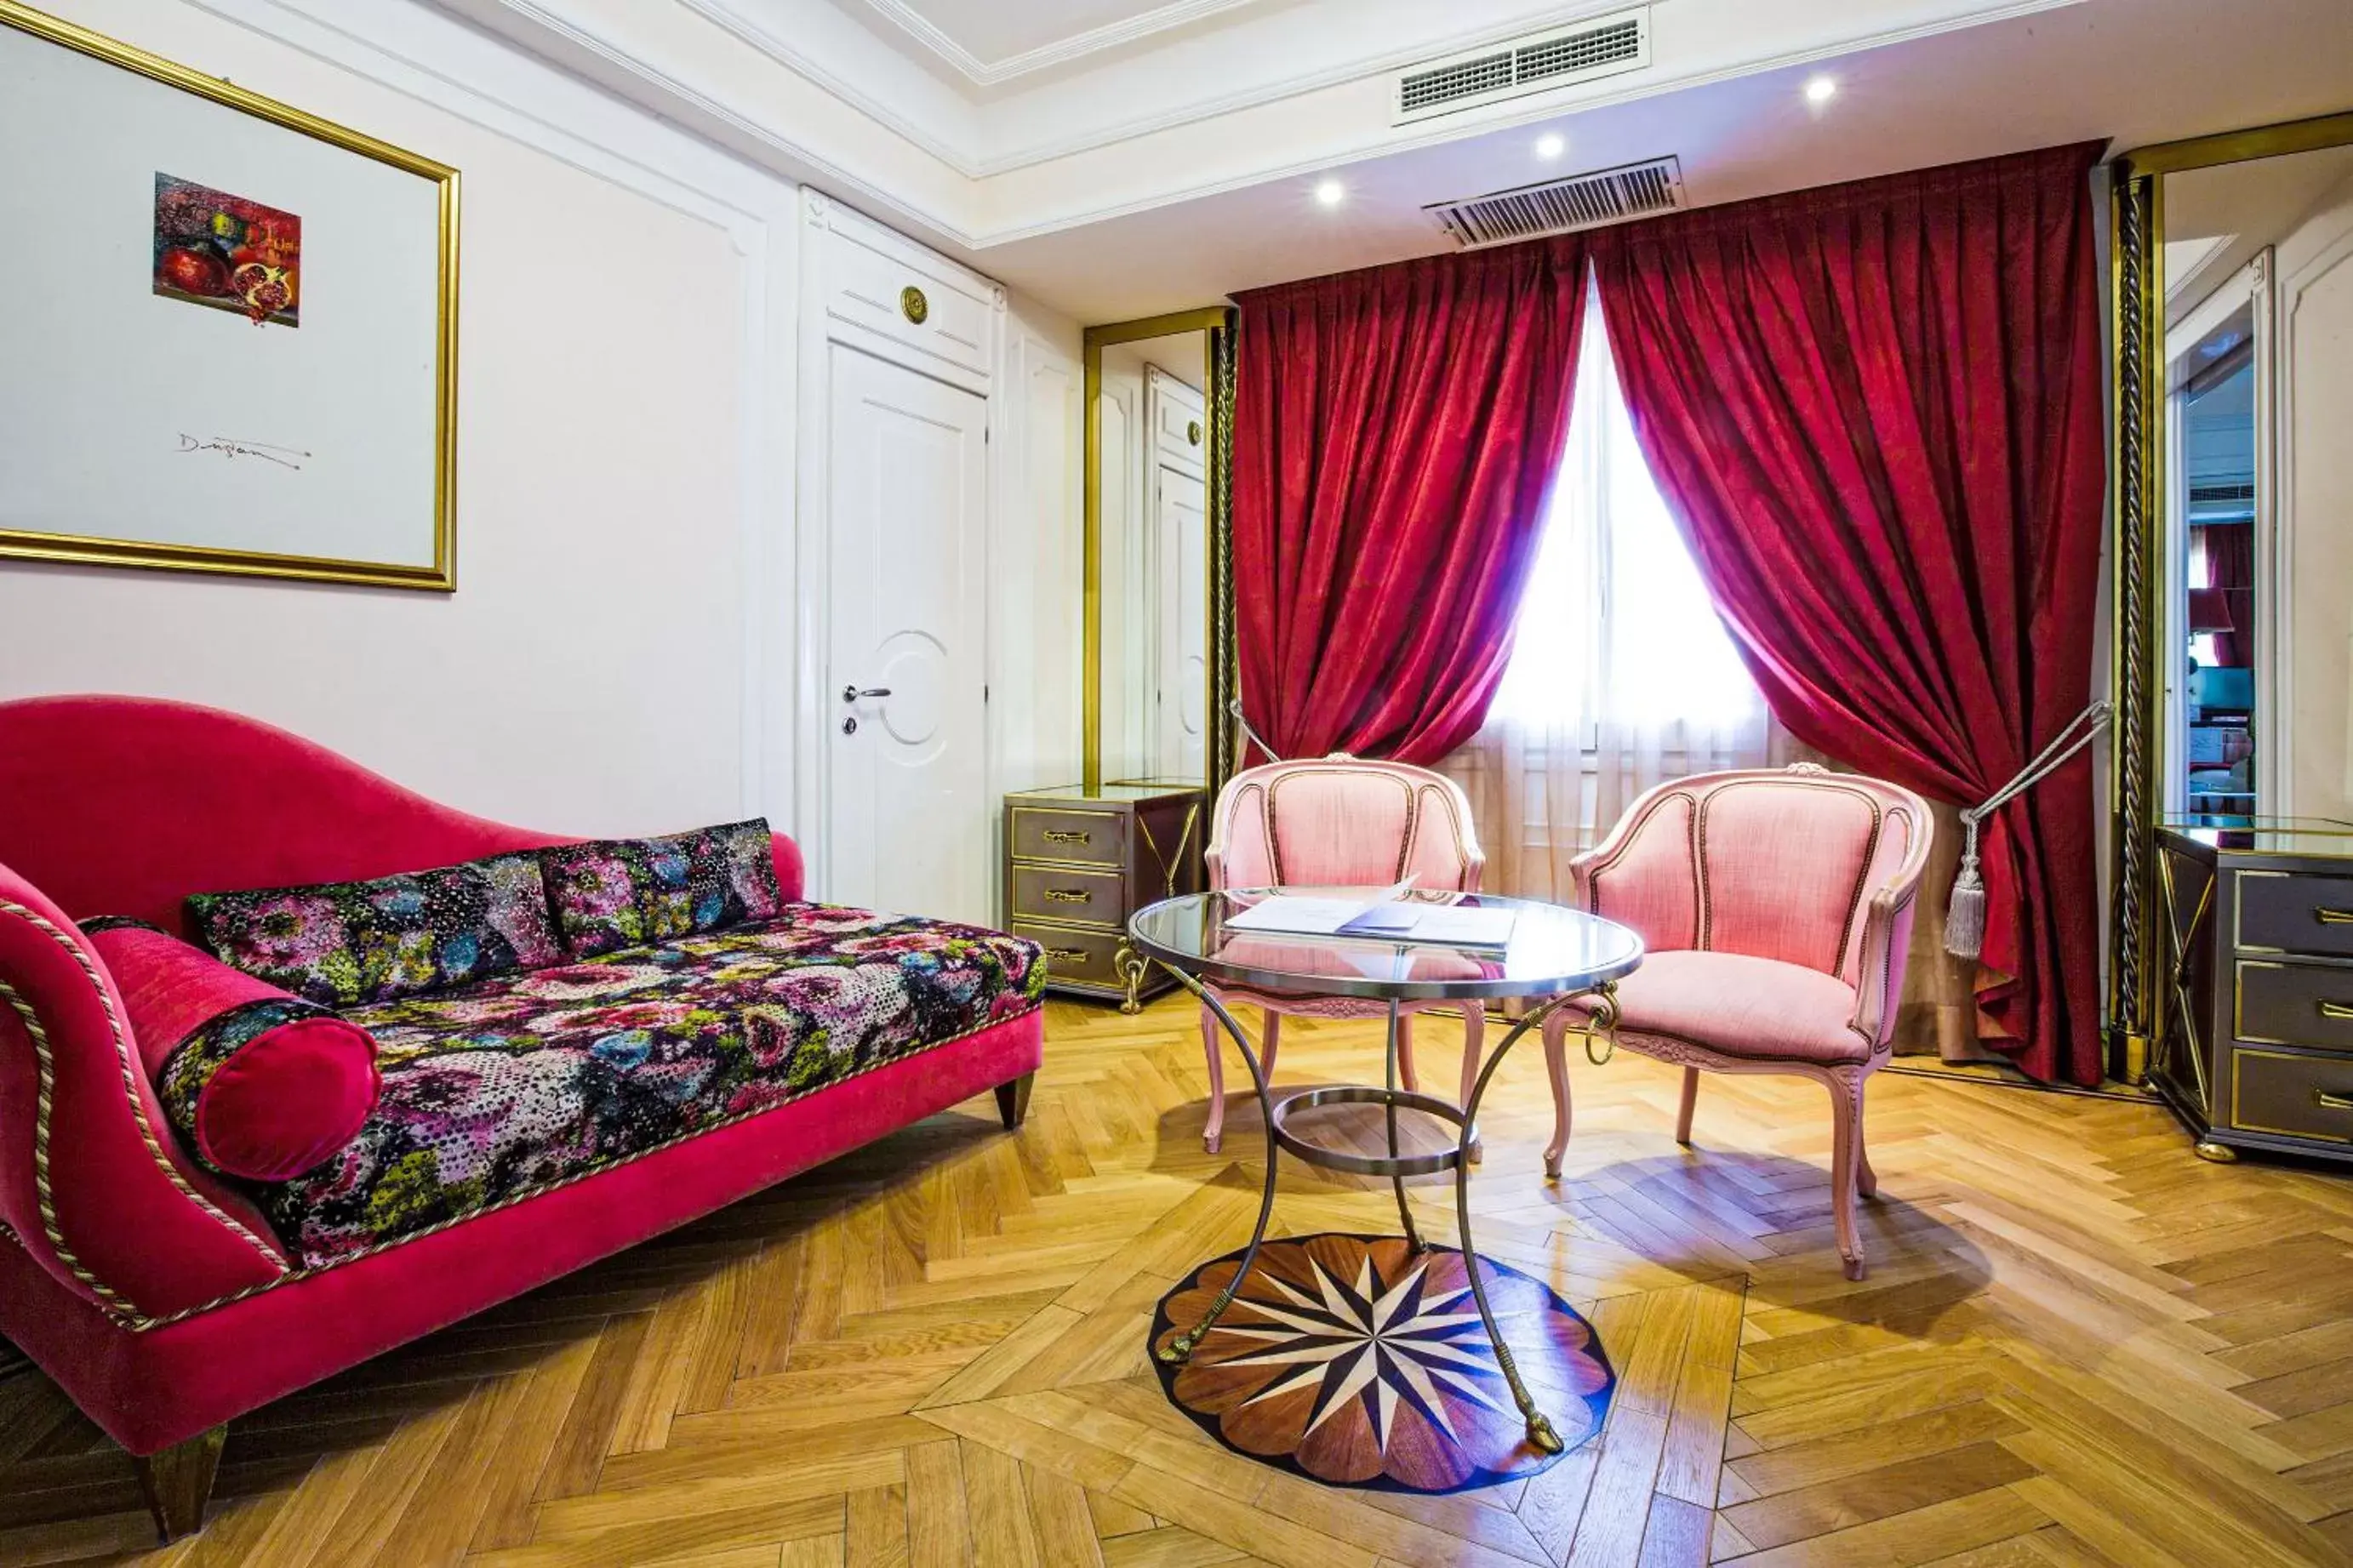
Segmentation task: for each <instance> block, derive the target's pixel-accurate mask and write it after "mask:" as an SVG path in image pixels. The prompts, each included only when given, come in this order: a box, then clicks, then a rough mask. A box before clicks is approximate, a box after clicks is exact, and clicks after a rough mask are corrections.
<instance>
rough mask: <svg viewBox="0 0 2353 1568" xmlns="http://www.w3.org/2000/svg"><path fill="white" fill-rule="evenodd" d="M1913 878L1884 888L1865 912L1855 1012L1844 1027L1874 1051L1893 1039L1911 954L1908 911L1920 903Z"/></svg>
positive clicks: (1910, 923)
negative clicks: (1895, 885)
mask: <svg viewBox="0 0 2353 1568" xmlns="http://www.w3.org/2000/svg"><path fill="white" fill-rule="evenodd" d="M1918 893H1919V883H1918V881H1917V879H1915V880H1913V881H1911V882H1909V883H1906V884H1905V885H1903V886H1901V887H1888V888H1882V889H1880V890H1879V891H1878V893H1877V894H1875V895H1874V896H1873V899H1872V900H1871V909H1870V912H1869V913H1867V914H1865V915H1864V916H1863V922H1862V962H1861V967H1860V968H1859V969H1858V970H1857V971H1856V974H1855V980H1856V984H1855V988H1854V1016H1853V1017H1852V1018H1851V1019H1850V1020H1848V1026H1849V1027H1850V1028H1852V1029H1853V1030H1854V1031H1855V1032H1856V1033H1857V1034H1860V1035H1862V1037H1864V1038H1866V1039H1868V1040H1869V1041H1871V1044H1872V1048H1873V1050H1874V1051H1876V1050H1878V1049H1879V1048H1880V1047H1883V1046H1885V1045H1886V1044H1887V1042H1888V1041H1889V1040H1890V1039H1891V1038H1893V1037H1894V1032H1895V1012H1896V1006H1897V1005H1898V1004H1899V1003H1900V1002H1902V1001H1903V999H1904V970H1905V963H1906V961H1907V960H1908V959H1909V957H1910V956H1911V952H1912V912H1913V910H1914V907H1915V905H1916V904H1917V903H1918V902H1919V898H1918Z"/></svg>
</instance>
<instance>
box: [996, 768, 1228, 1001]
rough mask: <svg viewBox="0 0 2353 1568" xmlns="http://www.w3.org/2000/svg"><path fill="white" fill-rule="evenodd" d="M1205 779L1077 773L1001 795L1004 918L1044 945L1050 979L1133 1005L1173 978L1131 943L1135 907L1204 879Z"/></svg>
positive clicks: (1058, 988) (1196, 887) (1071, 992)
mask: <svg viewBox="0 0 2353 1568" xmlns="http://www.w3.org/2000/svg"><path fill="white" fill-rule="evenodd" d="M1207 818H1208V804H1207V798H1206V796H1205V795H1204V793H1203V791H1202V790H1201V788H1200V786H1198V784H1194V785H1187V784H1151V783H1145V784H1104V785H1103V787H1102V788H1100V789H1098V790H1095V791H1093V792H1092V793H1089V792H1087V791H1085V790H1082V789H1081V788H1080V787H1079V786H1078V785H1076V784H1071V785H1069V786H1067V787H1063V788H1057V789H1032V790H1019V791H1017V792H1015V793H1014V794H1012V795H1007V796H1006V797H1005V928H1006V929H1007V930H1008V931H1011V932H1012V933H1013V934H1014V935H1016V936H1018V937H1025V938H1027V939H1028V940H1029V941H1031V942H1036V943H1037V944H1038V945H1039V946H1040V947H1042V948H1044V949H1045V950H1046V989H1047V990H1049V991H1054V992H1060V993H1061V994H1064V995H1068V996H1090V997H1094V998H1096V999H1098V1000H1102V1001H1116V1002H1118V1003H1119V1004H1120V1007H1121V1010H1122V1011H1123V1012H1128V1013H1133V1012H1134V1011H1135V1010H1136V1008H1137V1007H1139V1006H1140V1005H1142V1004H1143V1001H1144V999H1145V997H1147V996H1155V995H1157V994H1160V993H1161V992H1163V991H1166V989H1168V987H1169V986H1171V985H1173V984H1176V982H1175V981H1173V980H1171V979H1169V978H1168V977H1167V976H1166V974H1163V973H1159V972H1158V971H1156V970H1155V969H1153V968H1152V967H1151V966H1150V965H1148V964H1146V963H1145V962H1144V960H1143V958H1142V957H1141V956H1140V955H1138V954H1137V953H1136V952H1135V951H1134V949H1133V948H1131V947H1129V946H1128V944H1127V917H1128V916H1129V915H1131V914H1133V913H1134V912H1135V911H1136V910H1140V909H1142V908H1144V906H1145V905H1146V904H1150V903H1154V902H1156V901H1158V900H1162V899H1169V898H1175V897H1176V896H1177V895H1178V894H1180V893H1198V892H1199V891H1200V890H1201V875H1202V860H1201V852H1202V850H1203V848H1204V847H1205V840H1206V838H1207V837H1208V830H1209V825H1208V820H1207Z"/></svg>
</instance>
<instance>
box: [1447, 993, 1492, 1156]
mask: <svg viewBox="0 0 2353 1568" xmlns="http://www.w3.org/2000/svg"><path fill="white" fill-rule="evenodd" d="M1486 1047H1487V1009H1486V1007H1485V1005H1482V1004H1481V1003H1477V1002H1465V1003H1464V1004H1462V1093H1461V1097H1460V1098H1459V1099H1457V1100H1455V1102H1454V1103H1455V1104H1457V1105H1468V1104H1470V1103H1471V1095H1472V1090H1474V1089H1477V1088H1478V1087H1479V1064H1480V1063H1481V1061H1482V1059H1483V1058H1485V1057H1486V1054H1487V1049H1486ZM1485 1154H1486V1151H1485V1150H1484V1149H1483V1148H1474V1149H1472V1151H1471V1163H1472V1164H1474V1165H1475V1164H1478V1163H1480V1162H1481V1161H1482V1159H1484V1158H1485Z"/></svg>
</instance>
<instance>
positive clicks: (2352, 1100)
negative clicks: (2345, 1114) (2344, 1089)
mask: <svg viewBox="0 0 2353 1568" xmlns="http://www.w3.org/2000/svg"><path fill="white" fill-rule="evenodd" d="M2312 1098H2313V1099H2314V1100H2317V1101H2319V1102H2320V1109H2321V1110H2353V1094H2332V1093H2330V1092H2329V1091H2328V1090H2327V1089H2314V1090H2313V1091H2312Z"/></svg>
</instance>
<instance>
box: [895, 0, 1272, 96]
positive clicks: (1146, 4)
mask: <svg viewBox="0 0 2353 1568" xmlns="http://www.w3.org/2000/svg"><path fill="white" fill-rule="evenodd" d="M1262 3H1264V0H1020V3H1019V4H1008V3H1006V0H850V4H851V5H857V6H861V7H863V8H865V9H867V10H869V11H871V12H872V13H873V14H874V15H875V16H878V17H880V18H881V20H882V21H883V22H884V23H886V24H888V25H889V26H892V27H894V28H896V29H897V30H898V31H899V33H900V34H901V35H902V36H903V37H907V38H909V39H912V40H913V42H914V43H915V45H916V46H917V47H919V48H922V49H923V50H925V51H928V52H929V53H930V54H931V55H933V56H934V57H935V58H938V59H939V60H941V61H942V62H944V64H946V65H948V66H951V67H953V68H955V70H956V71H957V72H958V73H960V74H961V75H963V76H964V77H965V79H966V80H968V81H971V82H973V83H975V84H976V85H980V86H993V85H994V84H996V83H997V82H1001V81H1009V80H1011V79H1014V78H1016V77H1020V76H1027V75H1029V74H1030V73H1032V72H1034V71H1040V70H1046V69H1050V68H1053V67H1055V66H1060V65H1064V64H1067V63H1069V62H1071V61H1072V60H1078V59H1083V58H1086V57H1088V56H1090V55H1095V54H1100V53H1102V52H1103V51H1104V50H1106V49H1114V48H1120V47H1124V46H1127V45H1132V44H1135V43H1138V42H1140V41H1142V40H1145V39H1147V38H1151V37H1155V35H1158V34H1162V33H1166V32H1168V31H1170V30H1172V29H1174V28H1177V27H1183V26H1189V25H1192V24H1195V23H1198V22H1200V21H1202V20H1204V19H1206V18H1209V17H1213V16H1220V15H1222V14H1224V13H1227V12H1231V11H1237V10H1240V8H1241V7H1243V6H1245V5H1256V4H1262Z"/></svg>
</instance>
